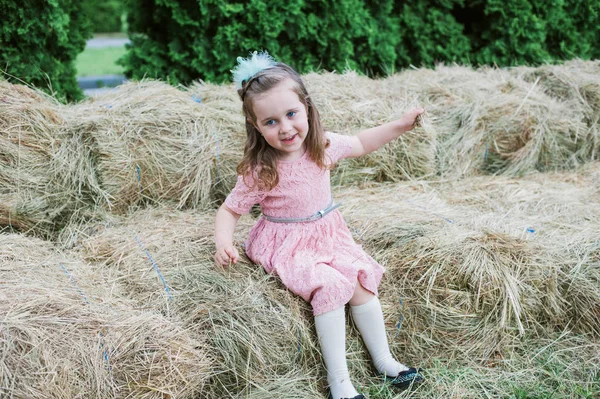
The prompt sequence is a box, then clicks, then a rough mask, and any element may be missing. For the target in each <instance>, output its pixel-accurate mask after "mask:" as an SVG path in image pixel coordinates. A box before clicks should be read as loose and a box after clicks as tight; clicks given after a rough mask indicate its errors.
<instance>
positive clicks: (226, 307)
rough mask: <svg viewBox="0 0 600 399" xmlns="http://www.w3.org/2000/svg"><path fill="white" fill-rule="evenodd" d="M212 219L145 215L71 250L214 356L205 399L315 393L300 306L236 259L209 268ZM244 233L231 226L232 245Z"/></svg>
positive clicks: (311, 346) (308, 328) (243, 226)
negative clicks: (165, 316) (223, 266)
mask: <svg viewBox="0 0 600 399" xmlns="http://www.w3.org/2000/svg"><path fill="white" fill-rule="evenodd" d="M245 219H247V218H245ZM213 221H214V212H210V213H195V212H191V211H187V212H176V211H173V210H169V209H146V210H141V211H138V212H135V213H133V214H132V215H131V216H130V217H128V218H125V219H121V220H118V221H116V222H114V223H113V224H112V225H110V226H104V225H103V226H100V227H99V228H98V229H97V230H96V231H95V232H93V233H92V234H91V235H89V236H88V237H84V236H83V235H80V239H79V241H78V242H77V243H76V245H75V247H76V248H78V251H79V253H80V254H81V256H83V257H84V258H85V259H87V260H88V261H93V262H94V263H96V264H98V265H99V267H102V268H105V269H109V270H111V271H112V273H114V274H115V276H118V277H115V278H118V280H119V281H123V283H124V284H125V287H126V291H127V295H128V296H129V297H130V299H132V300H134V301H135V302H136V303H137V304H138V306H140V307H148V308H153V309H162V311H163V312H164V313H165V314H168V315H169V317H171V318H176V319H178V320H182V322H183V324H184V325H185V326H186V329H187V330H188V331H190V333H192V334H193V335H194V336H197V337H200V338H201V339H202V340H203V341H206V346H205V347H204V348H205V349H206V350H207V351H208V352H209V355H210V357H211V358H214V359H216V363H215V368H214V369H213V370H212V373H211V374H212V375H213V377H212V380H211V383H210V384H209V385H208V386H207V387H206V388H205V391H204V393H205V395H206V397H214V398H220V397H225V396H235V397H238V396H239V397H242V396H243V397H261V395H264V394H265V392H266V391H267V390H270V389H273V388H272V387H273V386H275V385H279V386H280V387H281V389H283V387H286V389H287V390H288V392H289V394H290V395H291V396H292V397H307V396H310V397H318V396H319V394H318V393H317V392H318V389H319V388H318V385H317V384H319V383H321V382H322V381H321V379H320V375H319V371H320V368H319V364H320V360H319V357H318V349H317V348H316V347H315V345H316V340H315V339H314V333H313V328H312V317H311V314H310V310H309V309H308V305H307V304H305V303H304V302H303V301H302V300H301V299H300V298H297V297H294V296H293V295H292V294H290V293H289V292H287V290H285V288H283V287H282V286H281V285H280V283H279V282H278V281H277V280H275V279H273V278H271V277H270V276H267V275H265V273H264V271H263V270H262V269H261V268H260V267H259V266H256V265H252V264H250V263H249V262H248V261H247V260H245V259H243V260H242V261H241V262H240V263H239V264H238V265H235V266H232V267H231V268H230V269H228V270H226V271H223V270H221V268H219V267H217V266H216V265H215V263H214V260H213V253H214V243H213ZM249 227H250V223H248V221H245V220H242V221H241V223H240V228H239V229H238V233H237V235H236V239H237V242H238V243H240V242H241V241H242V240H243V239H244V237H245V235H246V234H247V232H248V229H249ZM134 234H136V235H138V239H139V242H141V243H142V244H143V247H144V249H142V248H141V247H140V245H139V242H137V240H136V239H135V238H134V237H133V235H134ZM146 250H147V251H148V253H146V252H145V251H146ZM148 254H150V256H151V257H152V259H153V261H154V262H155V264H156V265H157V266H158V268H159V270H160V273H161V275H162V277H163V278H164V281H165V282H166V284H167V286H168V288H169V294H170V295H168V294H167V293H166V290H165V286H164V283H163V281H162V280H161V279H160V277H159V276H158V275H157V269H155V268H153V266H152V264H151V262H150V260H149V259H148V257H147V255H148ZM100 265H101V266H100Z"/></svg>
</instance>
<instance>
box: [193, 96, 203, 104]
mask: <svg viewBox="0 0 600 399" xmlns="http://www.w3.org/2000/svg"><path fill="white" fill-rule="evenodd" d="M192 100H193V101H194V102H197V103H198V104H201V103H202V99H201V98H200V97H197V96H196V95H195V94H194V95H192Z"/></svg>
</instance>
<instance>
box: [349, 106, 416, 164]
mask: <svg viewBox="0 0 600 399" xmlns="http://www.w3.org/2000/svg"><path fill="white" fill-rule="evenodd" d="M423 112H424V110H423V108H415V109H412V110H410V111H408V112H407V113H405V114H404V115H402V117H401V118H400V119H397V120H395V121H393V122H389V123H386V124H384V125H381V126H377V127H373V128H370V129H367V130H363V131H361V132H360V133H358V134H357V135H356V136H354V140H353V142H352V152H351V153H350V156H349V157H350V158H358V157H362V156H363V155H367V154H369V153H371V152H373V151H375V150H378V149H380V148H381V147H383V146H384V145H386V144H387V143H389V142H390V141H392V140H394V139H397V138H398V137H400V136H401V135H402V134H404V133H406V132H408V131H409V130H412V129H413V127H415V121H416V119H417V116H419V115H421V114H422V113H423Z"/></svg>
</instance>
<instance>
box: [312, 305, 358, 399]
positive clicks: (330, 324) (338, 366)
mask: <svg viewBox="0 0 600 399" xmlns="http://www.w3.org/2000/svg"><path fill="white" fill-rule="evenodd" d="M315 327H316V329H317V336H318V337H319V342H320V343H321V352H322V353H323V359H324V360H325V366H326V367H327V382H329V388H330V389H331V396H332V397H333V399H340V398H354V397H355V396H356V395H358V392H356V389H355V388H354V385H352V382H350V374H349V373H348V364H347V362H346V317H345V312H344V307H343V306H342V307H340V308H337V309H335V310H332V311H331V312H327V313H324V314H321V315H318V316H315Z"/></svg>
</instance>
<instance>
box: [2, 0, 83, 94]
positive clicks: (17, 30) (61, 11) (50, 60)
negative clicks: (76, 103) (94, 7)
mask: <svg viewBox="0 0 600 399" xmlns="http://www.w3.org/2000/svg"><path fill="white" fill-rule="evenodd" d="M0 14H1V15H2V22H1V24H0V64H1V65H2V69H3V71H4V72H5V74H4V76H5V77H6V78H7V79H8V80H11V81H24V82H26V83H28V84H31V85H34V86H37V87H39V88H41V89H43V90H45V91H47V92H49V93H53V94H55V95H56V96H57V98H59V99H61V100H63V101H64V100H76V99H79V98H81V97H82V95H83V94H82V92H81V90H80V89H79V86H78V85H77V80H76V71H75V67H74V61H75V59H76V57H77V55H78V54H79V53H80V52H82V51H83V49H84V48H85V43H86V40H87V39H88V38H89V37H91V29H90V24H89V22H88V20H87V18H86V17H85V15H84V13H83V12H82V3H81V0H32V1H27V2H22V1H17V0H0Z"/></svg>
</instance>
